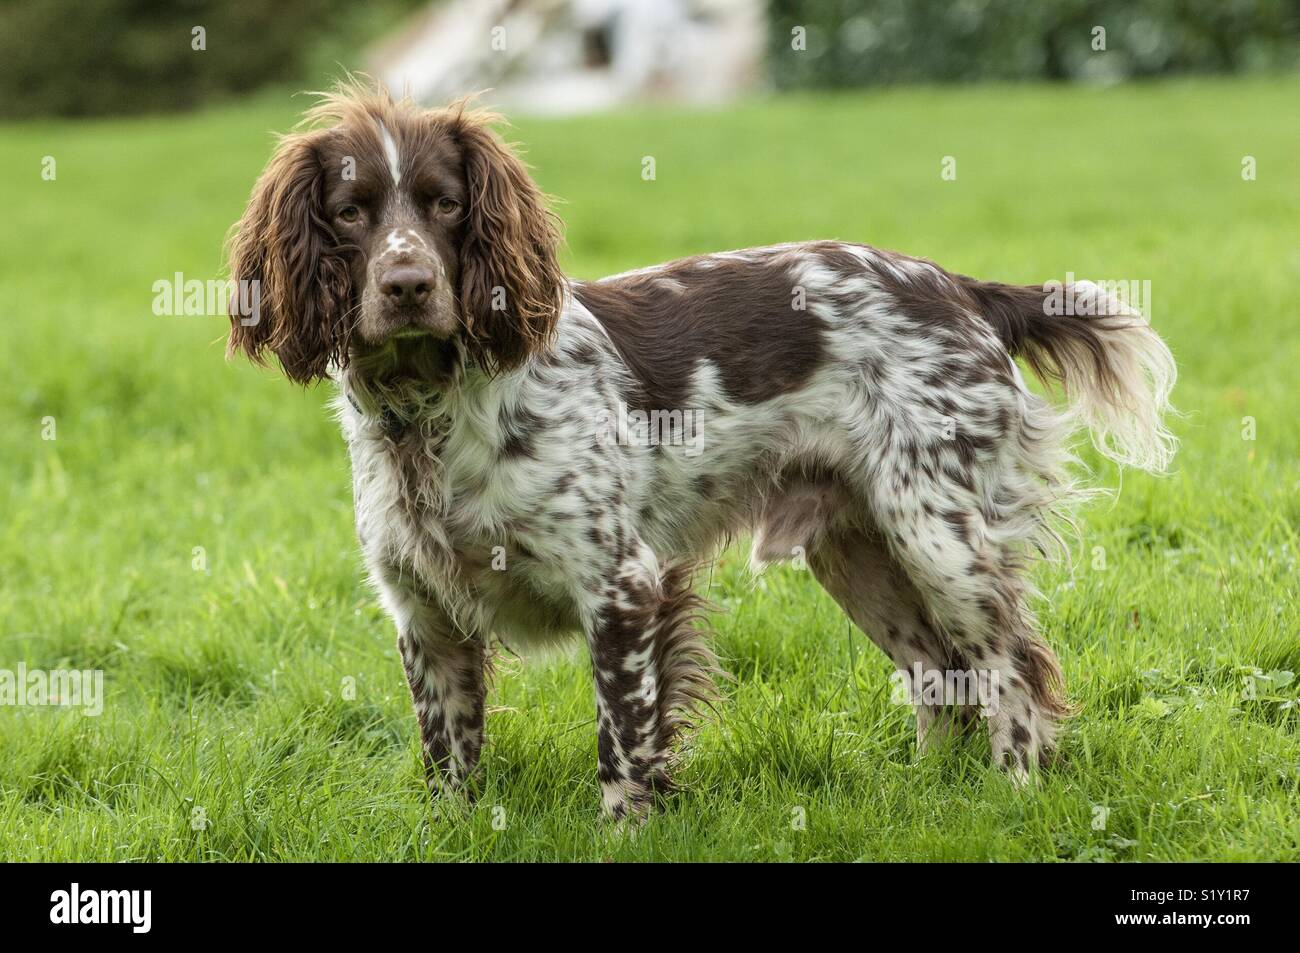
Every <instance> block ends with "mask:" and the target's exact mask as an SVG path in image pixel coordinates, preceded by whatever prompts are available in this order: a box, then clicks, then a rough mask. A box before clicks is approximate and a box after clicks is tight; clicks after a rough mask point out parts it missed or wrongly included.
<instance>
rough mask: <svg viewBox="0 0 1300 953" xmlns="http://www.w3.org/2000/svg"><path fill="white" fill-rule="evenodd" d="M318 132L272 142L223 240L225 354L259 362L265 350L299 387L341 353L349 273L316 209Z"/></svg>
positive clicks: (342, 357) (319, 193) (319, 198)
mask: <svg viewBox="0 0 1300 953" xmlns="http://www.w3.org/2000/svg"><path fill="white" fill-rule="evenodd" d="M324 135H325V133H323V132H319V131H316V132H303V133H296V134H293V135H289V136H285V137H284V138H283V139H282V140H281V141H280V146H279V148H278V149H277V150H276V153H275V156H274V157H273V158H272V159H271V161H270V163H269V164H268V165H267V167H266V171H264V172H263V173H262V176H261V178H259V179H258V180H257V184H256V185H255V186H254V187H253V195H252V198H251V199H249V202H248V208H247V209H246V210H245V211H244V216H243V218H241V219H240V220H239V222H238V223H237V224H236V225H235V231H234V234H233V235H232V236H231V238H230V242H229V260H230V277H231V279H232V283H233V288H234V290H233V292H232V294H231V298H230V303H229V306H228V308H227V311H228V313H229V315H230V340H229V343H228V345H227V348H226V353H227V355H231V354H234V353H235V352H236V351H243V352H244V354H246V355H247V356H248V357H249V359H250V360H252V361H254V362H256V363H258V364H265V363H266V352H267V351H270V352H272V353H273V354H275V356H276V357H278V358H279V359H280V365H281V366H282V367H283V368H284V373H285V374H286V375H287V376H288V377H289V378H290V379H291V380H294V381H297V382H298V383H300V384H308V383H311V382H312V381H315V380H318V379H320V378H323V377H325V376H326V374H327V371H328V369H329V366H330V364H331V363H332V362H334V363H342V362H343V361H345V360H346V355H347V336H348V335H347V330H348V329H347V327H346V326H345V322H346V317H347V311H348V302H349V299H350V297H351V277H350V274H349V270H348V266H347V262H346V261H345V260H344V259H343V257H342V256H340V255H339V254H338V253H337V252H336V251H335V250H334V245H335V238H334V234H333V232H332V231H331V230H330V228H329V225H328V224H327V221H326V219H325V216H324V212H323V208H322V201H323V182H322V173H323V166H322V162H321V157H320V151H319V148H320V143H321V140H322V138H323V137H324Z"/></svg>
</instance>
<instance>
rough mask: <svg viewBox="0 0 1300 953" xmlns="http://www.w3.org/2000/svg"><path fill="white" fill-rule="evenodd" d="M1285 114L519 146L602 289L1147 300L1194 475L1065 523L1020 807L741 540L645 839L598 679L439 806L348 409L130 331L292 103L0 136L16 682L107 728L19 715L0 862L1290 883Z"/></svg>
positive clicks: (500, 701) (1037, 105)
mask: <svg viewBox="0 0 1300 953" xmlns="http://www.w3.org/2000/svg"><path fill="white" fill-rule="evenodd" d="M1298 99H1300V81H1297V80H1295V79H1287V80H1272V81H1264V80H1251V81H1214V82H1211V81H1196V82H1179V83H1171V84H1167V85H1150V86H1134V87H1119V88H1115V89H1110V90H1097V89H1082V88H1066V87H1041V86H1025V87H997V88H981V89H954V90H916V91H898V92H874V93H863V94H854V95H845V96H835V97H817V98H812V97H810V98H788V99H779V100H775V101H771V102H765V103H755V104H752V105H746V106H742V107H739V108H736V109H732V110H728V111H725V112H683V111H666V110H665V111H656V110H651V111H642V112H636V113H629V114H622V115H618V116H608V117H590V118H582V119H573V120H566V121H548V122H541V121H525V122H520V123H518V124H517V125H516V127H515V129H514V131H513V137H514V138H516V139H518V140H519V141H521V142H523V143H524V144H525V145H526V147H527V152H528V156H529V160H530V162H531V163H532V165H533V166H534V167H535V169H536V171H537V175H538V178H539V179H540V181H541V182H542V184H543V186H544V187H545V188H546V189H547V190H548V191H549V192H551V193H553V194H555V195H557V196H560V197H562V198H563V200H564V204H563V205H561V206H560V210H561V212H562V214H563V216H564V217H565V219H566V220H567V223H568V239H569V244H568V250H567V253H566V254H567V263H568V265H569V267H570V268H571V270H572V271H573V273H575V274H576V275H578V276H581V277H594V276H597V275H600V274H605V273H609V272H612V271H616V270H623V269H627V268H630V267H635V266H638V265H643V264H649V263H651V262H655V261H659V260H663V259H667V258H674V257H678V256H681V255H686V254H690V253H695V252H701V251H709V250H717V249H723V248H734V247H743V246H747V245H759V244H765V243H770V242H776V241H789V240H795V239H809V238H843V239H851V240H857V241H865V242H870V243H873V244H877V245H881V246H884V247H890V248H896V249H899V250H902V251H906V252H910V253H914V254H920V255H924V256H926V257H930V258H933V259H935V260H936V261H938V262H940V263H941V264H943V265H945V266H947V267H949V268H951V269H954V270H957V271H961V272H964V273H966V274H973V275H979V276H982V277H986V278H996V279H1000V280H1005V281H1019V282H1026V283H1028V282H1042V281H1043V280H1046V279H1049V278H1057V279H1063V278H1064V277H1065V274H1066V272H1074V273H1075V274H1076V275H1078V276H1080V277H1088V278H1094V279H1135V280H1149V281H1150V282H1151V301H1152V316H1153V320H1154V323H1155V325H1156V327H1157V328H1158V329H1159V331H1160V332H1161V333H1162V334H1163V335H1164V336H1165V338H1166V340H1167V341H1168V342H1169V343H1170V346H1171V347H1172V349H1173V351H1174V353H1175V355H1176V356H1177V358H1178V361H1179V364H1180V371H1181V378H1180V383H1179V386H1178V388H1177V390H1176V391H1175V394H1174V398H1175V402H1176V403H1177V404H1178V405H1179V407H1180V408H1181V409H1182V410H1183V411H1184V412H1185V416H1184V417H1183V418H1181V419H1180V420H1178V421H1177V422H1176V424H1175V430H1176V431H1177V433H1178V434H1179V436H1180V437H1181V439H1182V450H1181V453H1180V455H1179V457H1178V458H1177V461H1176V469H1175V472H1174V473H1173V474H1172V475H1171V476H1168V477H1165V478H1151V477H1147V476H1145V475H1141V474H1136V473H1125V474H1123V475H1122V477H1121V474H1119V473H1118V472H1117V471H1116V470H1115V469H1114V468H1113V467H1112V466H1110V465H1108V464H1105V463H1103V462H1102V461H1100V460H1099V459H1098V458H1097V456H1096V455H1095V454H1094V453H1092V452H1091V450H1088V451H1086V452H1085V453H1084V454H1083V456H1084V458H1085V460H1086V461H1088V462H1089V463H1090V464H1092V465H1093V467H1094V470H1095V479H1096V481H1097V482H1100V483H1102V484H1105V485H1108V486H1118V485H1120V483H1121V479H1122V486H1123V491H1122V493H1121V494H1120V495H1119V496H1118V498H1117V499H1116V500H1114V501H1113V502H1112V501H1101V502H1097V503H1094V504H1092V505H1090V506H1089V507H1088V508H1087V509H1085V510H1083V511H1082V512H1081V514H1080V515H1081V519H1080V535H1079V538H1078V539H1077V540H1076V542H1075V545H1074V549H1075V552H1076V554H1077V555H1076V559H1075V561H1074V566H1073V569H1070V568H1069V567H1066V566H1045V567H1043V568H1041V569H1040V570H1039V571H1038V572H1037V580H1038V582H1039V585H1040V587H1041V589H1042V590H1043V592H1044V594H1045V598H1044V600H1043V603H1042V605H1041V618H1042V622H1043V626H1044V628H1045V630H1046V632H1047V633H1048V637H1049V639H1050V641H1051V642H1052V643H1053V644H1054V645H1055V646H1056V647H1057V649H1058V651H1059V652H1060V655H1061V658H1062V662H1063V665H1064V668H1065V672H1066V676H1067V679H1068V682H1069V685H1070V688H1071V691H1072V695H1073V697H1074V699H1075V700H1076V701H1077V703H1078V705H1079V707H1080V714H1079V716H1078V717H1077V718H1076V719H1075V720H1074V721H1073V723H1072V725H1071V728H1070V730H1069V732H1068V733H1067V734H1066V735H1065V737H1064V741H1063V748H1062V758H1061V759H1060V761H1059V763H1058V764H1057V766H1056V767H1055V769H1054V770H1052V771H1050V772H1049V773H1048V774H1047V775H1046V776H1045V777H1044V778H1043V780H1042V783H1041V784H1040V785H1039V786H1038V787H1037V788H1036V789H1032V790H1027V791H1017V790H1014V789H1013V788H1012V787H1010V786H1009V785H1008V783H1007V782H1006V781H1005V780H1004V778H1003V777H1001V776H1000V775H998V774H996V773H994V772H991V771H990V770H989V769H988V768H986V766H985V761H986V758H987V743H986V742H984V741H983V739H979V740H977V741H974V742H972V743H970V744H968V745H966V746H964V747H957V748H956V749H954V750H951V751H946V752H941V753H938V754H936V755H935V756H933V757H927V758H925V759H923V760H922V761H920V762H916V761H915V760H914V759H915V755H914V745H913V729H912V717H911V714H910V712H909V711H908V710H906V709H904V708H900V707H898V706H895V705H892V704H891V703H890V698H889V684H888V681H887V676H888V673H889V670H890V669H889V666H888V665H887V663H886V661H885V659H884V657H883V656H882V655H881V654H880V653H879V652H878V651H877V650H876V649H875V648H874V647H873V646H872V645H871V644H870V643H869V642H868V641H867V640H866V639H865V638H864V637H862V636H861V635H860V634H859V633H856V632H855V631H853V630H851V628H850V626H849V624H848V623H847V622H846V621H845V619H844V617H843V616H842V615H841V614H840V613H839V612H838V610H837V609H836V608H835V607H834V606H833V604H832V603H831V602H830V600H829V599H828V598H827V597H825V596H824V595H823V594H822V593H821V592H820V590H819V589H818V588H817V586H816V584H815V582H814V581H813V580H812V578H811V576H810V575H809V574H807V573H801V572H799V571H797V570H794V569H791V568H781V569H779V570H774V571H772V572H771V573H769V574H767V575H766V576H764V577H762V578H760V579H755V578H753V577H751V576H750V575H749V574H748V573H747V571H746V570H745V568H744V561H745V560H744V553H743V552H742V551H740V550H735V551H729V552H728V553H726V554H725V555H724V556H723V557H722V558H721V559H720V560H719V561H718V563H717V564H716V565H715V567H714V568H713V572H712V574H711V578H710V579H709V584H710V592H711V595H712V597H713V598H714V599H715V600H716V601H717V602H719V603H720V604H721V605H722V606H723V607H724V608H725V609H727V610H728V611H726V612H723V613H721V614H719V615H718V617H717V618H716V620H715V626H716V629H717V644H718V648H719V651H720V654H721V655H722V657H723V658H724V660H725V662H726V664H727V666H728V668H729V669H730V671H731V672H732V673H733V674H734V675H735V679H736V680H735V682H734V683H733V684H730V685H728V687H727V689H726V692H727V695H728V698H727V702H726V704H725V706H724V707H723V709H722V715H721V717H720V718H719V719H718V720H716V721H714V722H711V723H708V724H706V725H705V726H704V727H703V728H702V729H701V730H700V731H699V732H698V733H697V734H696V735H695V736H694V741H693V743H692V746H691V748H690V751H689V753H688V755H687V757H686V759H685V762H684V764H683V767H682V770H681V771H680V773H679V776H680V779H681V780H682V781H684V782H685V786H686V790H685V792H684V793H682V794H681V795H679V796H677V797H676V798H674V799H673V800H672V801H671V802H670V803H669V805H668V806H667V809H666V811H665V812H664V813H662V814H659V815H657V816H656V817H655V818H654V819H653V820H652V821H651V822H650V823H648V824H647V825H646V826H645V827H644V828H643V829H642V830H641V831H640V833H639V836H637V837H635V838H625V837H619V836H615V835H613V834H611V833H610V832H609V831H608V830H606V829H605V828H604V827H603V826H602V825H600V824H599V823H598V821H597V804H598V791H597V786H596V780H595V760H596V752H595V730H594V725H593V702H592V689H591V684H590V678H589V673H588V668H587V663H586V660H585V657H584V656H581V655H578V654H574V655H571V656H564V657H559V658H554V659H549V660H546V659H543V660H529V661H528V662H527V663H524V662H521V661H520V660H518V659H516V658H514V657H505V658H503V659H502V660H501V662H500V664H499V669H498V676H497V680H496V684H495V687H494V689H493V691H492V693H491V695H490V697H489V705H490V706H491V707H490V713H489V716H488V736H489V740H488V746H487V749H486V751H485V753H484V759H483V766H484V769H485V773H484V787H483V791H482V795H481V797H480V799H479V801H478V803H477V805H476V806H474V807H473V808H468V809H466V808H463V807H460V806H458V805H454V804H453V805H448V806H447V807H445V808H443V809H441V816H440V818H439V819H436V820H435V819H433V818H432V817H431V812H430V809H429V804H428V800H427V798H426V794H425V790H424V785H423V781H422V776H421V770H420V765H419V755H418V741H417V736H416V726H415V721H414V718H413V716H412V713H411V710H410V701H409V697H408V695H407V690H406V686H405V683H404V680H403V676H402V672H401V667H400V664H399V662H398V659H397V655H396V650H395V646H394V633H393V631H392V629H391V627H390V625H389V623H388V622H387V621H386V619H385V618H384V617H383V615H382V614H381V612H380V610H379V608H378V607H377V605H376V602H375V599H374V597H373V595H372V594H371V593H370V592H369V591H368V589H367V588H366V586H365V585H364V584H363V582H362V577H361V569H360V559H359V555H358V551H357V545H356V542H355V540H354V538H353V534H352V524H351V494H350V489H349V482H348V475H347V463H346V459H345V453H344V447H343V444H342V440H341V438H340V436H339V434H338V432H337V430H336V428H335V426H334V424H333V423H332V422H331V421H330V419H329V418H328V415H327V413H326V412H325V410H324V408H323V404H324V402H325V400H326V398H327V393H326V391H325V389H323V388H321V389H316V390H313V391H308V392H303V391H299V390H295V389H293V388H291V387H290V386H289V385H287V384H285V383H283V382H282V381H280V380H278V379H277V378H275V377H274V376H272V375H271V374H269V373H267V372H264V371H257V370H254V369H252V368H250V367H248V366H246V365H243V364H227V363H225V361H224V360H223V354H222V348H223V342H224V336H225V321H224V319H223V318H220V317H212V316H208V317H159V316H156V315H155V314H154V313H153V311H152V307H151V306H152V301H153V296H154V292H153V288H152V285H153V283H154V282H155V281H157V280H159V279H169V278H171V276H172V275H173V274H174V273H176V272H182V273H184V275H185V276H186V277H198V278H207V277H210V276H213V275H216V274H217V273H218V270H219V268H220V266H221V244H222V238H223V235H224V233H225V230H226V228H227V227H228V226H229V224H230V223H231V222H232V221H234V220H235V219H236V218H237V216H238V214H239V212H240V210H241V208H242V204H243V201H244V199H245V198H246V197H247V195H248V191H249V189H250V187H251V185H252V182H253V179H254V178H255V176H256V174H257V173H258V171H259V170H260V168H261V166H262V164H263V163H264V161H265V160H266V158H267V156H268V150H269V145H270V139H269V136H268V133H269V131H271V130H282V129H284V128H286V127H287V126H288V125H289V124H291V122H292V121H293V118H294V113H295V112H296V111H297V110H298V109H300V108H301V107H302V105H303V101H302V100H301V99H298V100H289V99H288V98H287V97H275V98H273V99H265V98H264V99H261V100H258V101H256V102H253V103H251V104H248V105H244V106H241V107H230V108H224V109H220V110H216V111H209V112H205V113H202V114H199V115H192V116H183V117H179V118H164V119H132V120H126V121H113V122H94V123H54V122H50V123H38V124H22V125H11V126H5V127H3V128H0V174H3V181H4V182H5V183H6V189H5V197H6V198H5V219H6V221H5V227H4V228H3V229H0V300H3V301H4V302H5V307H6V310H7V316H6V322H5V324H6V333H5V334H4V347H3V348H0V381H3V384H2V385H0V387H2V388H3V390H2V391H0V499H2V500H3V506H2V512H3V519H0V669H8V670H16V668H17V666H18V665H19V663H24V664H25V665H26V666H28V668H41V669H56V668H78V669H102V670H103V671H104V673H105V691H106V700H105V708H104V712H103V714H102V715H101V716H100V717H86V716H84V715H83V714H81V713H80V712H78V711H75V710H67V709H59V708H48V707H47V708H32V707H8V706H6V707H0V752H3V754H2V755H0V859H4V860H74V859H75V860H104V861H116V860H153V859H160V860H289V859H295V860H297V859H321V860H324V859H329V860H361V859H371V860H373V859H380V860H445V859H456V860H477V859H490V860H536V859H583V860H598V859H604V858H613V859H629V860H630V859H661V860H662V859H705V860H710V859H718V860H721V859H741V860H743V859H754V860H789V859H793V860H854V859H865V860H925V859H934V860H1053V859H1061V860H1124V861H1131V860H1191V859H1208V860H1254V859H1290V860H1295V859H1300V703H1297V697H1298V696H1300V683H1298V682H1297V681H1294V680H1290V675H1289V673H1290V672H1296V671H1300V606H1298V605H1297V599H1296V590H1297V580H1298V579H1300V576H1298V574H1297V564H1296V561H1297V554H1298V551H1300V414H1298V412H1297V406H1298V404H1300V401H1298V398H1300V387H1298V386H1297V381H1298V380H1300V372H1297V367H1300V334H1298V333H1297V321H1298V320H1300V313H1298V310H1297V305H1296V301H1297V296H1296V288H1297V286H1300V242H1298V241H1297V228H1296V225H1297V222H1298V221H1300V127H1297V124H1296V123H1295V121H1294V115H1295V112H1294V107H1295V103H1296V101H1297V100H1298ZM44 156H52V157H54V159H55V161H56V163H57V167H56V171H57V178H56V179H54V180H53V181H46V180H44V179H43V178H42V175H41V171H42V157H44ZM644 156H653V157H654V158H655V164H656V174H657V177H656V179H655V180H654V181H644V180H643V179H642V177H641V170H642V158H643V157H644ZM945 156H952V157H954V158H955V159H956V169H957V176H956V179H955V180H954V181H945V180H943V179H942V178H941V176H940V170H941V162H942V161H943V158H944V157H945ZM1244 156H1253V157H1254V158H1255V161H1256V162H1257V168H1258V178H1257V180H1255V181H1245V180H1243V177H1242V171H1241V170H1242V161H1243V157H1244ZM47 418H53V425H54V436H55V437H56V439H53V440H48V439H43V437H45V436H49V435H50V434H49V433H48V424H49V421H48V420H47ZM1244 418H1250V419H1251V421H1250V422H1244V421H1243V419H1244ZM1252 422H1253V424H1252ZM1252 425H1253V427H1254V435H1253V436H1254V439H1245V438H1244V437H1243V428H1244V427H1248V426H1252ZM43 431H45V432H44V433H43ZM1248 436H1249V435H1248ZM1252 695H1253V696H1254V697H1249V696H1252Z"/></svg>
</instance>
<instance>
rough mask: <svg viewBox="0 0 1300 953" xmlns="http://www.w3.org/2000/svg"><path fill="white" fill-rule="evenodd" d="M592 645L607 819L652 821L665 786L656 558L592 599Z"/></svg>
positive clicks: (621, 574)
mask: <svg viewBox="0 0 1300 953" xmlns="http://www.w3.org/2000/svg"><path fill="white" fill-rule="evenodd" d="M594 595H595V599H594V608H593V611H591V612H590V614H589V618H588V622H587V625H586V629H587V644H588V646H589V648H590V650H591V665H592V672H593V675H594V676H595V683H596V731H597V759H598V768H597V777H598V779H599V780H600V790H601V804H602V807H603V809H604V813H605V814H606V816H608V817H611V818H614V819H616V820H617V819H622V818H624V817H627V816H630V815H631V816H638V815H644V814H645V813H647V812H648V811H649V809H650V806H651V801H652V798H653V796H654V792H655V790H656V788H658V787H659V786H660V785H661V784H664V783H665V782H666V776H665V765H666V761H667V755H668V752H667V750H666V749H667V739H666V738H665V737H664V732H663V731H661V725H660V705H659V691H660V686H659V672H657V670H656V654H657V653H656V652H655V628H656V619H657V617H658V614H659V607H660V605H661V603H662V600H663V590H662V586H661V584H660V579H659V575H658V570H657V567H656V564H655V561H654V557H653V556H652V555H650V554H649V553H648V552H643V554H642V555H641V556H640V557H636V558H631V559H628V560H625V561H624V562H623V563H622V564H620V565H619V566H618V567H617V569H616V570H614V571H612V572H611V573H610V574H609V575H608V576H607V577H606V578H604V579H603V580H602V582H601V590H600V592H599V593H598V594H594Z"/></svg>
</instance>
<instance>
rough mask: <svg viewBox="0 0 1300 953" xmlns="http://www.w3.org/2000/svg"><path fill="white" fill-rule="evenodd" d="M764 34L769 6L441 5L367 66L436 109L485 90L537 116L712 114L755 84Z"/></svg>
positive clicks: (666, 0)
mask: <svg viewBox="0 0 1300 953" xmlns="http://www.w3.org/2000/svg"><path fill="white" fill-rule="evenodd" d="M766 27H767V23H766V13H765V9H764V3H763V0H444V2H441V3H435V4H433V5H432V6H430V7H429V9H428V10H426V11H425V12H424V13H423V14H421V15H420V16H418V17H417V18H415V20H413V21H412V22H411V23H409V24H408V25H407V26H405V27H404V28H403V29H402V30H401V31H400V32H399V33H398V34H397V35H395V36H393V37H390V38H389V39H388V40H386V41H384V42H383V43H382V44H380V45H379V46H378V47H376V48H375V49H374V50H372V51H371V53H370V55H369V56H368V57H367V59H368V69H369V71H370V72H372V73H373V74H374V75H375V76H377V77H379V78H380V79H381V80H383V81H384V83H385V84H387V85H388V87H389V88H390V89H392V90H393V91H394V92H398V93H400V92H402V91H409V92H410V93H411V95H412V96H414V97H415V98H416V99H418V100H420V101H421V102H425V103H430V104H435V105H436V104H440V103H444V102H446V101H448V100H451V99H455V98H456V97H458V96H461V95H463V94H465V93H478V92H483V91H485V90H489V89H490V92H488V93H486V94H485V95H484V96H483V97H482V100H483V101H485V102H488V103H493V104H499V105H501V106H505V107H507V108H509V109H511V110H514V111H518V112H530V113H535V114H551V115H555V114H569V113H581V112H590V111H595V110H601V109H608V108H611V107H614V106H618V105H621V104H623V103H629V102H637V101H647V100H673V101H686V102H698V103H712V102H723V101H726V100H728V99H731V98H734V97H736V96H739V95H741V94H743V93H745V92H746V91H748V90H750V89H752V88H754V86H756V85H757V84H758V83H759V81H760V79H761V76H762V62H763V47H764V42H765V40H766Z"/></svg>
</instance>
